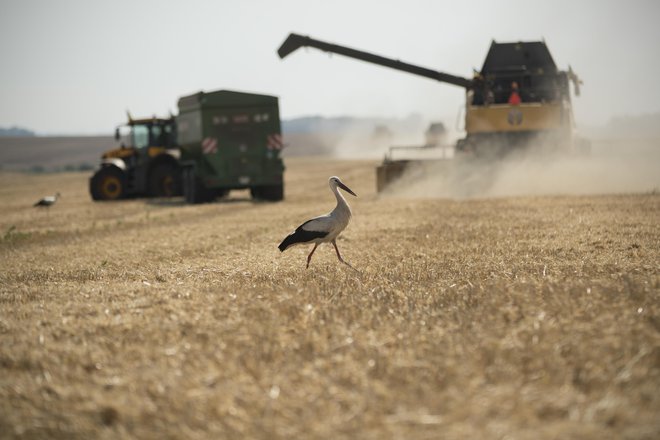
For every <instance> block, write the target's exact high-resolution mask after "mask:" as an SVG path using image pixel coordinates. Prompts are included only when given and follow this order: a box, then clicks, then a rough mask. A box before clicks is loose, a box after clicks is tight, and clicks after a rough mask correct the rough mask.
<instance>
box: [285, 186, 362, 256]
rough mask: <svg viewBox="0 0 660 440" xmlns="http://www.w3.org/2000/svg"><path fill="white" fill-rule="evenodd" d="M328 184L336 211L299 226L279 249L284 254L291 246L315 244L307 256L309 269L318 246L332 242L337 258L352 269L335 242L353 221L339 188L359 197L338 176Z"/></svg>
mask: <svg viewBox="0 0 660 440" xmlns="http://www.w3.org/2000/svg"><path fill="white" fill-rule="evenodd" d="M328 183H329V184H330V190H331V191H332V192H333V193H334V195H335V198H336V199H337V206H335V209H333V210H332V212H330V213H328V214H325V215H321V216H319V217H314V218H313V219H311V220H307V221H306V222H305V223H303V224H302V225H300V226H298V228H297V229H296V230H295V231H294V232H292V233H291V234H289V235H288V236H287V237H286V238H285V239H284V240H283V241H282V243H280V245H279V246H278V247H279V249H280V252H284V251H285V250H287V249H288V248H290V247H291V246H295V245H297V244H308V243H310V244H311V243H314V248H313V249H312V252H310V253H309V255H308V256H307V266H306V267H309V262H310V261H312V255H313V254H314V251H315V250H316V248H317V247H318V245H319V244H321V243H328V242H330V243H332V245H333V246H334V247H335V251H337V258H339V261H341V262H342V263H344V264H345V265H347V266H348V267H350V268H351V269H352V268H353V266H351V265H350V264H348V263H347V262H346V261H344V259H343V258H342V257H341V254H340V253H339V248H338V247H337V242H336V241H335V240H336V239H337V236H339V234H341V232H342V231H343V230H344V229H346V226H348V222H350V221H351V208H350V206H348V203H346V199H344V196H342V195H341V193H340V192H339V189H337V188H338V187H339V188H341V189H343V190H344V191H346V192H347V193H349V194H352V195H353V196H355V197H357V195H356V194H355V193H354V192H353V191H351V189H350V188H349V187H347V186H346V185H344V184H343V183H342V181H341V180H339V177H337V176H332V177H331V178H330V179H329V181H328Z"/></svg>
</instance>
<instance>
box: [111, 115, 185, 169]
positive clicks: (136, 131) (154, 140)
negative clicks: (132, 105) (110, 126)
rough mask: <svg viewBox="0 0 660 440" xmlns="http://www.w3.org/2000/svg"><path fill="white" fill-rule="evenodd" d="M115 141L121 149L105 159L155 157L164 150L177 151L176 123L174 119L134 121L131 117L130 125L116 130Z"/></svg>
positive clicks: (112, 151)
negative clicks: (142, 154) (140, 156)
mask: <svg viewBox="0 0 660 440" xmlns="http://www.w3.org/2000/svg"><path fill="white" fill-rule="evenodd" d="M115 140H116V141H117V142H118V143H119V144H120V148H119V149H116V150H110V151H107V152H106V153H105V154H104V155H103V158H104V159H105V158H111V157H120V158H125V157H130V156H133V155H140V153H141V152H143V153H146V156H149V157H154V156H156V155H158V154H160V153H162V152H163V151H164V150H167V149H175V148H177V145H176V123H175V122H174V118H173V117H172V118H168V119H161V118H150V119H132V118H131V117H130V116H129V119H128V123H127V124H124V125H120V126H118V127H117V128H116V129H115Z"/></svg>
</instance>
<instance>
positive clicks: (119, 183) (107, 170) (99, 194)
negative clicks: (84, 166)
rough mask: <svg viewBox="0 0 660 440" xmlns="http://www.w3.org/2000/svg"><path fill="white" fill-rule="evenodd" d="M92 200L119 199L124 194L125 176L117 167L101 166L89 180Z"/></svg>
mask: <svg viewBox="0 0 660 440" xmlns="http://www.w3.org/2000/svg"><path fill="white" fill-rule="evenodd" d="M89 192H90V194H91V196H92V199H93V200H96V201H106V200H119V199H123V198H124V197H125V196H126V176H125V175H124V172H123V171H121V170H120V169H119V168H116V167H114V166H112V167H103V168H101V169H100V170H98V171H97V172H96V173H95V174H94V176H92V178H91V179H90V181H89Z"/></svg>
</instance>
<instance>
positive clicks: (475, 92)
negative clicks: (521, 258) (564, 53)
mask: <svg viewBox="0 0 660 440" xmlns="http://www.w3.org/2000/svg"><path fill="white" fill-rule="evenodd" d="M303 46H309V47H315V48H317V49H321V50H324V51H327V52H332V53H336V54H340V55H344V56H347V57H351V58H356V59H359V60H362V61H366V62H370V63H374V64H378V65H381V66H385V67H390V68H393V69H397V70H402V71H404V72H408V73H412V74H414V75H419V76H423V77H426V78H430V79H433V80H436V81H440V82H445V83H449V84H453V85H455V86H458V87H462V88H464V89H465V131H466V136H465V138H463V139H460V140H459V141H458V142H457V143H456V146H455V156H461V157H477V158H482V159H483V158H485V159H487V160H488V159H497V158H501V157H505V156H506V155H508V154H509V153H511V152H512V151H521V150H526V151H529V149H534V151H537V150H543V151H550V152H558V151H561V152H582V151H584V150H588V148H589V145H588V142H586V141H585V140H583V139H579V138H578V137H577V136H576V134H575V124H574V121H573V110H572V106H571V97H570V91H569V82H572V83H573V86H574V89H575V94H576V96H579V94H580V84H581V81H580V80H579V78H578V77H577V75H576V74H575V73H574V72H573V70H572V69H571V68H570V67H569V69H568V71H561V70H559V69H558V68H557V65H556V64H555V62H554V60H553V59H552V55H550V51H549V50H548V48H547V46H546V44H545V42H542V41H533V42H515V43H496V42H495V41H493V42H492V43H491V46H490V49H489V51H488V54H487V56H486V60H485V61H484V64H483V67H482V68H481V71H480V72H475V74H474V76H473V78H472V79H469V78H463V77H460V76H455V75H450V74H447V73H443V72H438V71H436V70H431V69H427V68H424V67H419V66H415V65H412V64H408V63H404V62H402V61H398V60H393V59H390V58H386V57H382V56H379V55H374V54H371V53H368V52H363V51H359V50H355V49H351V48H348V47H344V46H340V45H337V44H332V43H326V42H323V41H319V40H315V39H313V38H310V37H306V36H302V35H297V34H290V35H289V37H288V38H287V39H286V40H285V41H284V43H283V44H282V46H281V47H280V48H279V50H278V54H279V55H280V57H281V58H284V57H285V56H287V55H289V54H290V53H291V52H293V51H295V50H296V49H298V48H300V47H303ZM431 147H432V145H427V146H425V147H422V148H431ZM418 148H419V147H418ZM444 160H446V159H444ZM423 161H424V162H426V161H428V160H423ZM411 162H420V160H410V159H408V160H394V159H393V158H392V155H391V154H389V155H388V156H386V158H385V161H384V162H383V164H382V165H381V166H380V167H378V169H377V186H378V190H379V191H381V190H382V189H384V188H385V187H386V186H387V185H388V184H389V183H391V182H392V181H393V180H395V179H397V178H399V177H400V176H401V175H402V174H403V172H404V171H405V170H406V169H407V168H408V165H409V164H410V163H411Z"/></svg>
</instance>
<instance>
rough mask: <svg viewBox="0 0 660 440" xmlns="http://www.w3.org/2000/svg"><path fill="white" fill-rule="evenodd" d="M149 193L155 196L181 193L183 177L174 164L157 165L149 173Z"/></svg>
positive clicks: (170, 195) (171, 195)
mask: <svg viewBox="0 0 660 440" xmlns="http://www.w3.org/2000/svg"><path fill="white" fill-rule="evenodd" d="M149 194H150V195H151V196H153V197H174V196H179V195H181V177H180V175H179V170H178V169H177V167H176V166H175V165H173V164H169V163H161V164H159V165H156V166H155V167H154V168H153V169H152V170H151V173H150V174H149Z"/></svg>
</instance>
